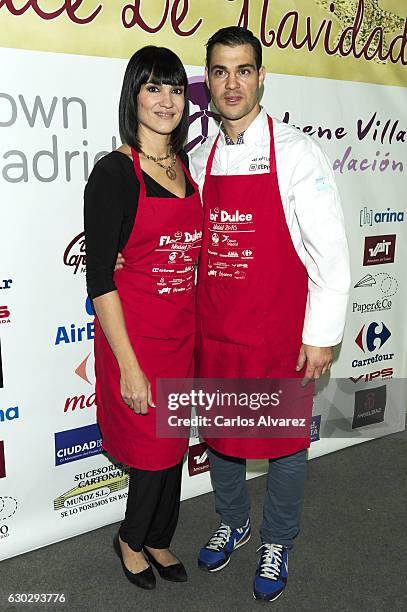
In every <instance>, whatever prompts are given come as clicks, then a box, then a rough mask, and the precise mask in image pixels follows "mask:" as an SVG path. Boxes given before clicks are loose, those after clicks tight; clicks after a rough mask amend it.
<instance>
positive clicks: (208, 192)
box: [197, 117, 310, 459]
mask: <svg viewBox="0 0 407 612" xmlns="http://www.w3.org/2000/svg"><path fill="white" fill-rule="evenodd" d="M268 123H269V129H270V170H269V172H268V173H266V174H255V175H250V174H248V175H237V176H236V175H229V176H212V175H211V169H212V163H213V158H214V154H215V150H216V145H217V140H218V139H216V141H215V143H214V145H213V148H212V150H211V153H210V156H209V159H208V163H207V167H206V178H205V184H204V189H203V205H204V235H203V240H202V252H201V260H200V269H199V280H198V302H197V304H198V351H197V355H198V365H197V376H198V377H201V378H271V377H281V378H297V377H299V376H303V373H302V374H301V373H299V372H296V370H295V366H296V363H297V358H298V354H299V350H300V347H301V337H302V329H303V323H304V314H305V306H306V300H307V294H308V276H307V272H306V269H305V266H304V265H303V263H302V262H301V260H300V259H299V257H298V255H297V253H296V251H295V249H294V246H293V244H292V241H291V236H290V233H289V230H288V227H287V222H286V219H285V215H284V210H283V205H282V202H281V196H280V192H279V187H278V179H277V172H276V160H275V150H274V136H273V122H272V120H271V118H270V117H269V118H268ZM218 138H219V136H218ZM206 442H207V443H208V444H209V445H210V446H211V447H212V448H214V449H215V450H217V451H218V452H220V453H223V454H225V455H230V456H233V457H242V458H246V459H262V458H273V457H282V456H285V455H290V454H292V453H295V452H297V451H299V450H302V449H304V448H307V447H308V446H309V443H310V440H309V437H308V438H290V439H287V438H286V439H281V438H278V439H277V438H272V439H271V438H263V439H250V438H245V439H244V438H233V439H231V438H227V439H226V438H211V439H207V440H206Z"/></svg>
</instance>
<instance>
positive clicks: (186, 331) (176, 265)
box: [95, 151, 203, 470]
mask: <svg viewBox="0 0 407 612" xmlns="http://www.w3.org/2000/svg"><path fill="white" fill-rule="evenodd" d="M132 153H133V161H134V169H135V173H136V176H137V178H138V180H139V183H140V197H139V202H138V209H137V215H136V221H135V224H134V227H133V230H132V232H131V235H130V238H129V240H128V242H127V244H126V246H125V247H124V249H123V255H124V257H125V259H126V265H125V267H124V269H123V270H122V271H120V272H118V273H116V274H115V277H114V281H115V284H116V287H117V290H118V292H119V296H120V300H121V303H122V307H123V312H124V318H125V322H126V328H127V332H128V334H129V337H130V341H131V343H132V346H133V348H134V352H135V354H136V356H137V359H138V361H139V363H140V366H141V368H142V369H143V371H144V373H145V375H146V376H147V378H148V379H149V381H150V383H151V387H152V392H153V400H154V401H155V382H156V379H157V378H167V377H168V378H184V377H192V376H193V371H194V358H193V355H194V341H195V331H196V328H195V324H196V312H195V301H196V295H195V283H194V280H195V269H194V264H195V262H196V260H197V258H198V255H199V252H200V247H201V238H202V216H203V213H202V206H201V202H200V198H199V192H198V188H197V186H196V185H195V183H194V182H193V180H192V178H191V176H190V174H189V172H188V170H187V169H186V168H185V167H184V170H185V173H186V175H187V176H188V178H189V180H190V181H191V183H192V184H193V185H194V187H195V193H194V194H193V195H191V196H189V197H185V198H177V197H174V198H157V197H151V198H150V197H147V196H146V188H145V184H144V180H143V175H142V172H141V167H140V160H139V156H138V154H137V153H136V152H135V151H132ZM95 365H96V400H97V418H98V423H99V425H100V429H101V432H102V438H103V448H104V450H106V451H107V452H108V453H109V454H110V455H112V457H114V458H115V459H117V460H119V461H121V462H123V463H125V464H127V465H129V466H132V467H137V468H139V469H143V470H161V469H165V468H168V467H171V466H173V465H176V464H177V463H179V462H180V461H181V459H182V457H183V455H184V453H185V451H186V449H187V446H188V440H187V439H164V438H156V435H155V430H156V409H155V408H151V407H150V408H149V412H148V414H147V415H145V416H143V415H138V414H136V413H135V412H134V411H133V410H132V409H131V408H129V407H128V406H127V405H126V404H125V403H124V401H123V399H122V397H121V395H120V371H119V366H118V364H117V360H116V358H115V357H114V354H113V352H112V350H111V348H110V345H109V343H108V341H107V339H106V337H105V335H104V333H103V331H102V329H101V327H100V325H99V323H98V321H97V319H96V320H95Z"/></svg>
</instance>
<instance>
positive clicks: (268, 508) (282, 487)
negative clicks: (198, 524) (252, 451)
mask: <svg viewBox="0 0 407 612" xmlns="http://www.w3.org/2000/svg"><path fill="white" fill-rule="evenodd" d="M208 456H209V464H210V468H211V478H212V484H213V487H214V493H215V509H216V512H217V513H218V514H220V516H221V519H222V522H223V523H225V524H226V525H230V527H232V528H237V527H242V526H243V525H244V524H245V522H246V521H247V519H248V518H249V511H250V498H249V492H248V490H247V484H246V460H245V459H237V458H235V457H227V456H226V455H221V454H220V453H217V452H216V451H214V450H212V449H208ZM306 474H307V450H302V451H299V452H298V453H294V454H293V455H287V456H286V457H279V458H277V459H270V460H269V470H268V475H267V491H266V495H265V498H264V505H263V522H262V525H261V528H260V536H261V540H262V542H263V543H270V544H271V543H273V544H282V545H283V546H287V547H288V548H292V546H293V540H294V538H295V537H296V536H297V534H298V532H299V530H300V526H299V523H300V515H301V510H302V505H303V500H304V487H305V479H306Z"/></svg>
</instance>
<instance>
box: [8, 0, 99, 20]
mask: <svg viewBox="0 0 407 612" xmlns="http://www.w3.org/2000/svg"><path fill="white" fill-rule="evenodd" d="M16 4H17V2H16V0H0V9H2V8H3V7H5V8H6V9H7V10H8V11H9V13H11V14H12V15H15V16H16V17H18V16H20V15H24V13H26V12H27V11H28V10H29V9H32V10H33V11H34V12H35V13H36V15H38V17H40V18H41V19H44V20H46V21H48V20H51V19H56V18H57V17H59V16H60V15H62V14H63V13H66V15H67V17H68V18H69V19H70V20H71V21H72V22H73V23H77V24H79V25H83V24H87V23H91V22H92V21H94V19H96V17H97V16H98V15H99V13H100V11H101V10H102V8H103V7H102V4H99V5H98V6H97V7H96V8H95V10H94V11H93V12H92V13H91V14H90V15H88V16H87V17H79V16H78V15H76V12H77V11H78V10H79V8H80V7H81V5H82V4H83V0H63V1H62V4H61V6H60V7H59V8H57V9H55V10H54V11H46V10H45V9H43V8H41V5H43V4H44V2H41V0H28V1H27V2H26V3H25V4H23V6H20V8H17V7H16V6H15V5H16Z"/></svg>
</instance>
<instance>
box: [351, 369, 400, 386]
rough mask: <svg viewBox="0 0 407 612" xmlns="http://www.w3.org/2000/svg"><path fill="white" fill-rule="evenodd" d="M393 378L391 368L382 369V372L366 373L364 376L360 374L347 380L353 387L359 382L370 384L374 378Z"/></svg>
mask: <svg viewBox="0 0 407 612" xmlns="http://www.w3.org/2000/svg"><path fill="white" fill-rule="evenodd" d="M392 377H393V368H384V369H383V370H376V371H375V372H367V373H366V374H361V375H360V376H356V377H353V376H350V377H349V380H351V381H352V382H353V383H355V385H356V384H357V383H360V382H371V381H372V380H375V379H376V378H382V379H386V378H392Z"/></svg>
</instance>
